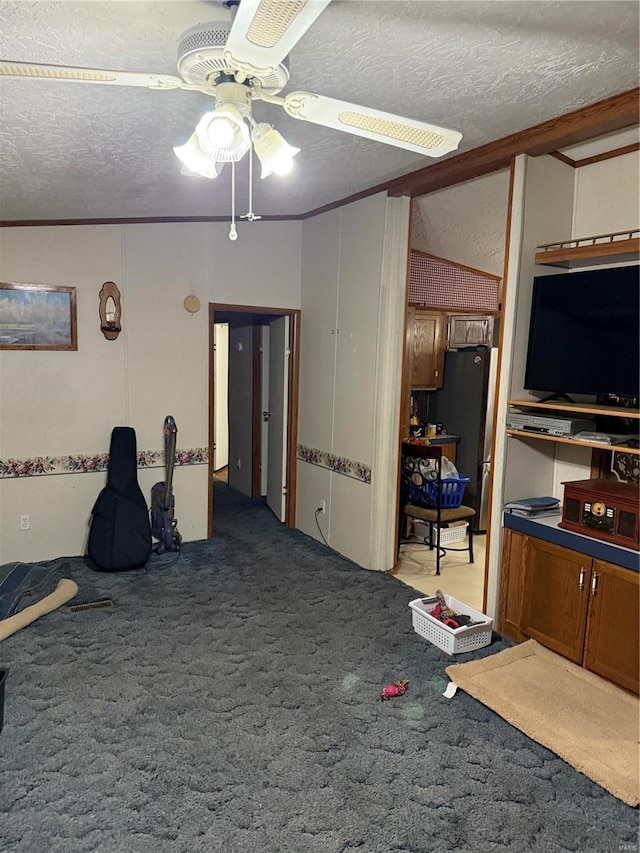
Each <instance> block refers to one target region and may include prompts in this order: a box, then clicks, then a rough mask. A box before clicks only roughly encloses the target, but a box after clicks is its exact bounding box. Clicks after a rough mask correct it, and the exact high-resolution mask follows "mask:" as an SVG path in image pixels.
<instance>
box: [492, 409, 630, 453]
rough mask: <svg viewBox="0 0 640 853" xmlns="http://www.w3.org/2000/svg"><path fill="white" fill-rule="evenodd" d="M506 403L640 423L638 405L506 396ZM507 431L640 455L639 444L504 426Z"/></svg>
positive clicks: (535, 437) (593, 448)
mask: <svg viewBox="0 0 640 853" xmlns="http://www.w3.org/2000/svg"><path fill="white" fill-rule="evenodd" d="M508 405H509V407H510V408H512V409H518V410H523V411H528V410H533V411H540V410H545V411H548V412H556V413H563V414H567V415H569V416H570V417H572V416H574V415H585V416H588V417H596V418H602V417H608V418H619V419H630V420H634V421H638V424H639V425H640V409H635V408H627V407H620V406H607V405H605V404H598V403H571V402H557V401H554V402H551V401H546V402H545V401H541V400H509V401H508ZM506 432H507V435H508V436H510V437H513V438H520V439H527V440H529V439H532V440H534V441H552V442H554V443H556V444H572V445H575V446H576V447H585V448H591V449H592V450H599V451H608V452H619V453H628V454H630V455H631V456H640V448H637V447H630V446H629V445H626V444H607V443H603V442H602V441H583V440H581V439H576V438H570V437H563V436H555V435H544V434H541V433H532V432H525V431H524V430H518V429H507V431H506Z"/></svg>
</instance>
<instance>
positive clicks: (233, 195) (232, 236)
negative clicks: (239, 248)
mask: <svg viewBox="0 0 640 853" xmlns="http://www.w3.org/2000/svg"><path fill="white" fill-rule="evenodd" d="M229 239H230V240H237V239H238V232H237V231H236V164H235V163H232V164H231V228H230V229H229Z"/></svg>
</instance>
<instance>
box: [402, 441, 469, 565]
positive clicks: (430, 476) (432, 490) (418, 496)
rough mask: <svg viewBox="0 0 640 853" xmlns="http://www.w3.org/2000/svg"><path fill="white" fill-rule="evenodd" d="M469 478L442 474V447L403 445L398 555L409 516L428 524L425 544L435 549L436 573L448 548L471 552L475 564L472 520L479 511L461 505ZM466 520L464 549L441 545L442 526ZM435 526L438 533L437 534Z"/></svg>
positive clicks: (449, 549)
mask: <svg viewBox="0 0 640 853" xmlns="http://www.w3.org/2000/svg"><path fill="white" fill-rule="evenodd" d="M468 482H469V478H468V477H458V478H455V479H454V478H447V477H443V476H442V448H441V447H439V446H437V445H428V444H415V445H411V444H404V445H403V453H402V472H401V483H400V490H401V493H400V527H399V537H398V554H399V553H400V546H401V544H402V541H403V534H405V531H406V527H407V522H408V520H409V519H410V518H412V519H415V520H417V521H422V522H424V523H426V524H428V525H429V536H428V537H425V538H424V543H425V545H428V546H429V548H430V549H431V550H433V549H434V548H435V549H436V575H439V574H440V558H441V557H442V556H443V555H444V554H446V552H447V551H468V552H469V562H470V563H473V521H472V519H473V518H474V516H475V514H476V511H475V509H473V507H470V506H464V505H463V504H462V496H463V493H464V487H465V484H466V483H468ZM454 521H467V522H468V524H467V530H468V536H469V544H468V546H466V547H464V548H451V547H446V548H445V547H443V546H442V545H441V544H440V539H441V533H442V528H443V525H448V524H451V523H452V522H454ZM434 525H435V535H434Z"/></svg>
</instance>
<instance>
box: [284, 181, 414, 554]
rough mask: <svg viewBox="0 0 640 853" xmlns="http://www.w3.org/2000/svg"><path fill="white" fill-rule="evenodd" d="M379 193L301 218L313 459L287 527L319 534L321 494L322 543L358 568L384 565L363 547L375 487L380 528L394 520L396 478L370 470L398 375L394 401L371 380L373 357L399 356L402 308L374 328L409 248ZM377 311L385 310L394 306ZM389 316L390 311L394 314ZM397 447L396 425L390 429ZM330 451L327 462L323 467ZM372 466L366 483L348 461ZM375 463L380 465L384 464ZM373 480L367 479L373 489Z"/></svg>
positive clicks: (308, 441) (301, 430)
mask: <svg viewBox="0 0 640 853" xmlns="http://www.w3.org/2000/svg"><path fill="white" fill-rule="evenodd" d="M393 201H396V200H388V199H387V198H386V195H384V194H379V195H376V196H371V197H369V198H366V199H362V200H361V201H358V202H354V203H352V204H350V205H347V206H345V207H341V208H338V209H336V210H332V211H329V212H327V213H324V214H321V215H320V216H317V217H314V218H311V219H309V220H306V221H305V223H304V229H303V252H302V300H301V307H302V319H301V324H302V325H301V335H300V341H301V361H300V405H299V412H300V414H299V421H298V443H299V445H303V446H305V447H307V448H311V450H312V451H313V453H314V454H316V457H317V458H316V459H315V460H314V461H299V462H298V499H297V518H296V524H297V526H298V527H299V528H300V529H302V530H303V531H304V532H306V533H308V534H309V535H310V536H314V537H315V538H316V539H320V538H321V537H320V534H319V532H318V527H317V525H316V520H315V517H314V511H315V509H316V507H317V506H318V505H319V503H320V502H321V501H325V503H326V508H327V511H326V513H325V514H322V515H320V516H319V517H318V521H319V525H320V527H321V529H322V534H323V536H324V538H325V540H326V541H327V542H328V543H329V545H330V546H331V547H332V548H334V549H335V550H337V551H339V552H340V553H341V554H344V555H345V556H347V557H349V558H351V559H352V560H354V561H355V562H357V563H358V564H359V565H361V566H364V567H366V568H377V569H382V568H386V569H388V568H391V566H392V565H393V561H392V559H391V557H390V556H387V557H386V560H387V563H386V564H384V560H382V563H383V564H382V565H379V564H378V558H377V555H376V554H375V553H374V552H375V548H374V547H373V546H372V539H373V531H372V518H374V517H375V515H374V512H373V510H374V506H375V501H374V497H376V500H377V492H376V487H377V486H378V487H380V486H384V487H386V488H388V489H389V490H390V492H391V498H390V500H389V501H388V507H389V515H388V524H389V526H390V527H391V526H393V527H394V526H395V519H394V517H393V516H394V515H395V477H391V476H390V475H388V474H387V475H385V477H386V482H385V483H384V484H382V483H380V482H379V481H378V483H377V486H376V482H375V476H376V473H377V474H378V477H380V476H382V474H381V472H373V471H372V467H373V461H374V442H375V436H376V424H377V422H378V419H379V418H380V417H387V418H388V419H390V420H392V422H393V424H394V426H396V425H397V424H398V423H399V401H400V381H399V380H400V376H399V367H398V370H397V376H396V393H395V396H394V404H393V405H392V406H390V407H387V408H385V409H384V412H383V408H384V407H383V406H382V404H381V402H380V400H379V399H378V397H377V393H376V392H377V387H376V382H377V379H378V377H379V375H380V373H381V358H382V357H383V356H384V355H385V354H387V353H388V352H389V350H392V351H393V353H392V355H391V358H392V360H393V357H394V356H395V360H396V362H397V364H398V365H399V364H400V362H401V353H402V341H403V334H402V322H403V318H404V313H403V312H398V313H397V320H396V322H395V326H397V328H395V326H393V327H392V328H388V329H385V330H384V332H382V331H381V328H382V325H383V324H384V321H385V319H386V318H385V315H384V311H383V310H382V309H381V305H383V304H387V303H386V301H383V296H384V300H386V299H387V297H388V296H389V294H388V292H387V291H388V290H389V291H391V292H392V296H391V297H390V298H391V300H392V301H393V300H395V302H394V305H395V304H396V303H397V304H399V305H404V300H405V293H406V257H407V249H408V234H407V229H408V201H407V202H406V205H405V207H406V210H405V213H406V217H405V219H404V220H403V219H402V211H399V213H398V216H399V220H398V221H399V222H403V223H404V224H403V225H402V224H400V225H399V227H398V229H397V231H395V230H394V229H393V228H391V227H389V222H388V214H389V209H390V207H393V204H392V202H393ZM391 243H393V244H394V248H393V249H389V251H392V253H393V254H396V255H397V254H401V255H402V268H401V272H400V271H393V272H390V273H388V274H387V273H386V272H385V271H384V270H385V266H384V264H383V260H384V253H385V246H386V247H387V248H389V246H390V244H391ZM385 310H391V312H392V313H393V306H391V308H389V307H388V308H387V309H385ZM395 316H396V315H395V313H394V317H395ZM389 442H392V443H394V446H395V447H396V448H397V446H398V439H397V429H396V431H395V433H394V432H393V430H390V432H389ZM327 454H331V456H332V459H333V463H332V464H330V465H327V464H323V463H322V459H323V458H325V457H326V456H327ZM358 463H359V464H360V465H361V466H365V467H366V468H367V469H368V470H369V471H372V478H371V482H366V481H364V480H363V479H361V478H359V477H358V476H357V475H356V476H353V473H354V471H353V467H354V466H355V465H357V464H358ZM383 465H384V463H383ZM372 483H374V486H373V488H372Z"/></svg>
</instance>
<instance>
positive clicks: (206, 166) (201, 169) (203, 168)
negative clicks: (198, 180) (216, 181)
mask: <svg viewBox="0 0 640 853" xmlns="http://www.w3.org/2000/svg"><path fill="white" fill-rule="evenodd" d="M173 150H174V153H175V155H176V157H177V158H178V159H179V160H180V161H181V162H182V163H183V164H184V167H185V168H186V169H187V170H188V171H187V174H189V173H191V174H194V175H200V177H203V178H211V179H213V178H217V177H218V175H219V174H220V172H221V171H222V166H223V165H224V164H222V163H216V161H215V160H212V159H211V157H209V156H208V155H207V154H205V153H204V151H203V150H202V148H200V145H199V143H198V138H197V136H196V134H195V133H192V134H191V136H190V137H189V139H188V140H187V142H185V144H184V145H176V146H175V147H174V149H173Z"/></svg>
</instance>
